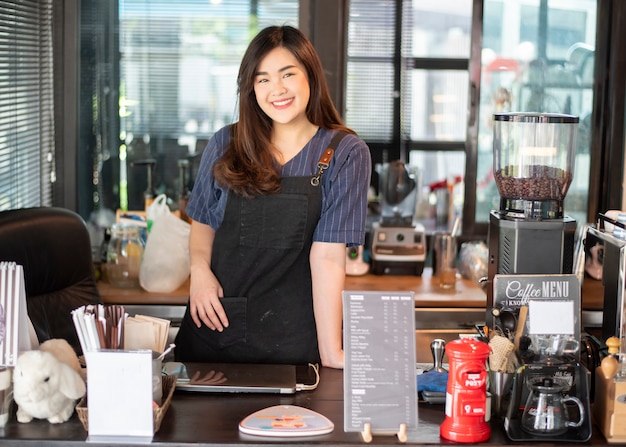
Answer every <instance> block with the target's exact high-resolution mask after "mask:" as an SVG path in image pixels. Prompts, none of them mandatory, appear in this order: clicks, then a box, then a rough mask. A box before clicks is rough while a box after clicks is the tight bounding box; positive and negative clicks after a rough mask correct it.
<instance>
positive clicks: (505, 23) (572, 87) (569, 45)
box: [476, 0, 597, 223]
mask: <svg viewBox="0 0 626 447" xmlns="http://www.w3.org/2000/svg"><path fill="white" fill-rule="evenodd" d="M596 6H597V2H596V0H575V1H562V0H548V1H539V0H507V1H502V0H485V2H484V22H483V49H482V59H481V85H480V105H479V115H478V117H479V118H478V143H477V152H478V160H477V164H478V165H477V185H476V221H483V222H487V221H488V219H489V211H490V210H492V209H499V206H500V204H499V194H498V191H497V188H496V185H495V182H494V181H493V173H492V162H493V147H492V145H493V135H492V133H493V126H492V116H493V113H498V112H552V113H565V114H571V115H575V116H578V117H579V120H580V122H579V130H578V138H577V144H576V159H575V166H574V180H573V182H572V184H571V186H570V188H569V192H568V194H567V196H566V198H565V204H564V208H565V213H566V214H567V215H569V216H571V217H573V218H575V219H577V220H578V222H579V223H584V222H586V220H587V203H588V197H587V195H588V186H589V172H590V171H589V168H590V155H589V154H590V132H591V111H592V102H593V75H594V73H593V71H594V45H595V34H596V25H595V24H596Z"/></svg>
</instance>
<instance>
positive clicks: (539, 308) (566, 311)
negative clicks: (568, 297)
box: [528, 300, 574, 335]
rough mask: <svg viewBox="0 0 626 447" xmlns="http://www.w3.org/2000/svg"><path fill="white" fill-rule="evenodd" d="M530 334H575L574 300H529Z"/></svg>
mask: <svg viewBox="0 0 626 447" xmlns="http://www.w3.org/2000/svg"><path fill="white" fill-rule="evenodd" d="M528 318H529V320H530V321H529V327H528V333H529V334H565V335H574V302H573V301H561V300H555V301H550V300H530V301H528Z"/></svg>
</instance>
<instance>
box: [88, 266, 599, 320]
mask: <svg viewBox="0 0 626 447" xmlns="http://www.w3.org/2000/svg"><path fill="white" fill-rule="evenodd" d="M345 289H346V290H390V291H395V290H402V291H406V290H411V291H413V292H415V307H423V308H428V307H437V308H439V307H466V308H484V307H485V305H486V294H485V292H484V291H483V290H482V289H481V288H480V287H479V286H478V285H477V284H476V283H474V282H473V281H471V280H469V279H465V278H461V277H460V276H458V280H457V287H456V289H455V290H451V291H450V290H444V289H441V288H440V287H439V285H438V284H437V278H433V277H432V271H431V269H430V268H425V269H424V273H423V274H422V276H401V275H374V274H371V273H370V274H367V275H363V276H346V283H345ZM98 290H99V291H100V295H101V296H102V300H103V301H104V302H105V303H107V304H124V305H129V304H136V305H145V304H152V305H161V306H171V305H179V306H184V305H185V304H187V299H188V296H189V283H188V282H187V283H185V284H184V285H183V286H182V287H180V288H178V290H175V291H174V292H171V293H149V292H146V291H145V290H143V289H141V288H139V287H136V288H132V289H119V288H115V287H112V286H111V285H110V284H109V283H107V282H104V281H99V282H98ZM582 298H583V300H582V309H583V310H586V311H598V310H600V311H601V310H602V306H603V301H604V296H603V287H602V281H598V280H595V279H593V278H589V277H586V278H585V279H584V281H583V287H582Z"/></svg>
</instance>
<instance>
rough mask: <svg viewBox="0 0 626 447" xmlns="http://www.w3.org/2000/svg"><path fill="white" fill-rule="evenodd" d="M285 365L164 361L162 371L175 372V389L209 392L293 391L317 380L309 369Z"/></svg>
mask: <svg viewBox="0 0 626 447" xmlns="http://www.w3.org/2000/svg"><path fill="white" fill-rule="evenodd" d="M311 369H313V367H299V366H298V367H296V366H295V365H284V364H278V365H274V364H250V363H193V362H185V363H181V362H166V363H165V364H164V365H163V372H164V373H165V374H168V375H176V376H177V377H178V378H177V381H176V389H177V390H183V391H193V392H212V393H272V394H294V393H295V392H296V391H299V390H301V389H312V388H311V387H315V386H317V380H316V379H315V378H312V377H311V373H310V371H308V370H311Z"/></svg>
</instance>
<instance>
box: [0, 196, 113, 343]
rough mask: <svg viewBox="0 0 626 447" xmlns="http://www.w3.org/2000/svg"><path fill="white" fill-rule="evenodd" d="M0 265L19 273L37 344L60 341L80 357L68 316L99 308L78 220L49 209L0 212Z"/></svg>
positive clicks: (88, 246)
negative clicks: (13, 265) (12, 266)
mask: <svg viewBox="0 0 626 447" xmlns="http://www.w3.org/2000/svg"><path fill="white" fill-rule="evenodd" d="M0 261H13V262H15V263H17V264H20V265H22V266H23V268H24V283H25V287H26V305H27V308H28V316H29V317H30V319H31V321H32V323H33V326H34V328H35V332H36V334H37V338H38V339H39V342H40V343H41V342H44V341H46V340H48V339H51V338H64V339H66V340H67V341H68V342H69V343H70V345H72V347H73V348H74V350H75V351H76V353H77V354H81V352H82V350H81V347H80V343H79V341H78V336H77V335H76V330H75V328H74V323H73V322H72V310H74V309H76V308H78V307H81V306H83V305H85V304H97V303H102V299H101V298H100V294H99V292H98V288H97V286H96V280H95V277H94V272H93V262H92V255H91V242H90V239H89V233H88V231H87V227H86V225H85V222H84V221H83V219H82V218H81V217H80V216H79V215H78V214H76V213H74V212H73V211H70V210H68V209H64V208H55V207H39V208H23V209H16V210H9V211H2V212H0Z"/></svg>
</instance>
